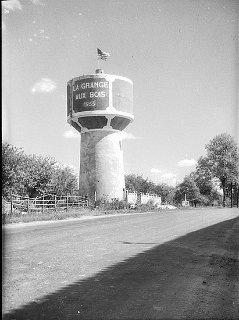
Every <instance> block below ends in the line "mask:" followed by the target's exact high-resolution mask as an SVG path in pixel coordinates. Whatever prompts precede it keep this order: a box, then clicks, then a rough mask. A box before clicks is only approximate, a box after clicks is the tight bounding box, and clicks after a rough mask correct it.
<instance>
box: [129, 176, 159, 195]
mask: <svg viewBox="0 0 239 320" xmlns="http://www.w3.org/2000/svg"><path fill="white" fill-rule="evenodd" d="M125 187H126V189H127V190H129V191H136V192H138V193H140V192H142V193H149V192H151V190H152V187H153V185H152V182H151V181H148V179H144V178H143V177H142V176H139V175H135V174H129V175H126V177H125Z"/></svg>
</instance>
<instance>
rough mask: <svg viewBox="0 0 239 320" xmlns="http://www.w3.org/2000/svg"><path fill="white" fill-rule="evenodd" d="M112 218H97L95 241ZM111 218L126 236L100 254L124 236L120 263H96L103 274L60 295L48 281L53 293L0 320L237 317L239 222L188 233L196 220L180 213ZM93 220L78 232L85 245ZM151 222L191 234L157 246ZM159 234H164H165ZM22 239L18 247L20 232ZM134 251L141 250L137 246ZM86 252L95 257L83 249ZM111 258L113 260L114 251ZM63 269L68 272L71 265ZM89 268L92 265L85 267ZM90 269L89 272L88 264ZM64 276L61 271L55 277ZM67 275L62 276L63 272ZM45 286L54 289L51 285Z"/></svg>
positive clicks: (66, 288)
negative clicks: (124, 254) (178, 215)
mask: <svg viewBox="0 0 239 320" xmlns="http://www.w3.org/2000/svg"><path fill="white" fill-rule="evenodd" d="M221 212H222V211H221ZM234 212H236V211H234ZM197 214H198V215H199V214H201V216H200V219H201V220H200V219H199V218H198V220H197V221H199V220H200V221H201V223H202V221H203V223H204V224H206V222H205V221H206V220H207V215H206V213H205V215H204V216H203V214H202V213H197ZM209 214H210V213H209ZM202 217H203V218H202ZM149 218H151V220H150V219H149ZM184 218H185V220H183V219H184ZM109 219H110V218H109ZM109 219H99V222H98V223H97V229H92V234H93V233H97V232H96V230H98V236H99V234H100V232H101V230H102V234H103V232H106V231H105V230H106V229H105V228H106V227H105V225H107V223H108V226H107V230H111V232H112V233H114V232H115V230H114V227H113V225H112V224H110V223H111V222H108V221H110V220H109ZM113 219H114V222H115V224H116V225H117V223H118V225H117V228H118V229H119V228H120V227H121V226H123V225H125V222H127V226H128V229H127V227H124V228H125V229H126V232H125V234H124V236H123V237H121V236H120V235H118V236H117V237H116V238H114V241H113V240H112V244H111V245H110V244H109V247H107V246H106V244H105V247H104V249H105V250H110V249H108V248H110V247H114V242H115V243H116V242H117V243H118V242H119V239H121V240H123V241H121V242H122V243H121V244H120V245H119V247H116V246H115V248H114V250H116V249H117V248H118V249H120V248H125V252H127V250H131V251H130V257H128V258H127V257H126V258H125V259H119V256H117V257H116V261H118V260H119V261H118V262H117V263H110V264H109V266H107V265H106V264H104V262H102V265H101V266H100V262H99V265H98V266H97V267H99V268H100V269H101V271H100V272H96V273H92V274H91V275H90V276H88V277H86V278H83V279H81V280H79V279H78V280H77V281H74V282H73V281H70V282H69V283H68V284H67V285H65V286H64V287H61V288H59V289H58V290H53V288H54V285H53V283H52V287H51V288H49V289H50V292H51V293H49V294H47V295H44V296H42V297H41V298H40V299H38V300H37V299H35V300H34V301H31V302H29V303H26V304H25V305H23V306H21V307H19V308H12V310H11V312H9V313H8V314H5V316H3V319H12V320H13V319H16V320H18V319H24V320H27V319H29V320H33V319H47V320H48V319H49V320H51V319H239V218H238V217H236V218H235V215H234V216H233V217H232V218H231V219H229V220H225V221H222V222H219V223H216V224H213V225H210V226H205V227H202V228H201V229H199V230H196V231H193V230H195V225H193V223H192V221H193V219H192V218H191V222H190V217H189V216H187V217H186V214H185V215H184V216H183V214H182V216H181V217H180V219H179V218H178V217H176V216H175V214H171V216H170V215H169V216H168V217H165V216H163V217H159V216H156V215H153V214H152V215H151V216H146V217H145V218H144V217H143V216H139V217H138V218H137V217H131V218H130V217H128V218H126V217H119V218H112V219H111V220H113ZM125 219H128V220H127V221H126V220H125ZM147 219H148V220H147ZM177 219H178V220H177ZM202 219H203V220H202ZM95 221H96V220H95ZM150 221H151V222H150ZM179 221H181V224H180V225H179V224H178V223H179ZM182 222H183V223H182ZM94 223H95V222H94V221H93V220H91V221H90V222H88V225H87V224H86V225H85V229H79V230H81V236H82V238H81V239H82V241H84V239H83V234H85V233H84V232H86V234H85V237H86V238H87V232H88V238H89V239H91V236H92V237H93V235H91V234H90V233H89V230H90V229H89V228H93V226H95V227H96V225H95V224H94ZM142 223H143V228H142V227H141V226H142ZM156 223H158V226H162V225H164V229H165V230H166V229H167V228H168V229H167V230H168V231H167V232H170V233H172V232H175V230H179V229H180V228H181V229H182V228H183V227H184V226H185V225H186V224H187V223H188V226H190V228H191V230H190V232H189V233H187V232H185V230H186V227H185V230H184V235H180V236H177V237H175V238H174V239H171V240H170V241H159V238H160V236H157V233H154V230H157V228H156V227H155V226H156ZM170 223H171V224H172V225H173V226H174V228H173V229H172V228H171V229H169V225H170ZM195 223H196V220H195ZM198 223H199V222H198ZM86 226H87V228H86ZM133 226H134V227H135V226H136V227H135V229H134V230H136V231H135V232H134V231H132V230H133ZM137 226H138V227H137ZM179 226H181V227H179ZM188 226H187V228H189V227H188ZM149 227H150V228H149ZM82 228H83V227H82ZM140 228H141V229H140ZM190 228H189V229H190ZM143 229H144V230H146V232H144V234H146V235H144V236H140V232H141V233H142V230H143ZM122 230H123V228H122ZM127 230H128V231H127ZM150 230H152V231H151V234H150ZM19 232H20V231H19ZM25 232H27V229H26V228H25ZM34 232H35V233H36V232H37V230H35V231H34ZM53 232H54V230H53ZM130 232H131V233H130ZM137 232H138V233H137ZM130 234H131V235H130ZM132 234H134V235H132ZM73 235H74V232H73V231H72V236H73ZM161 236H162V235H161ZM100 237H101V241H102V243H105V242H104V241H105V240H104V238H102V237H103V235H100ZM107 237H109V234H108V235H107ZM120 237H121V238H120ZM164 237H167V235H166V233H165V234H164ZM19 241H20V244H21V239H20V235H19ZM59 241H60V240H59ZM48 242H49V241H48ZM102 243H101V247H97V250H96V251H97V252H98V251H99V250H100V248H102ZM49 245H50V242H49ZM137 246H138V247H140V250H136V249H135V248H136V247H137ZM131 248H132V249H131ZM142 248H144V250H142ZM74 250H75V249H74ZM92 250H93V249H92ZM96 251H95V260H91V261H95V262H94V263H96V261H100V256H97V252H96ZM89 252H90V253H93V251H90V250H88V253H89ZM109 253H110V255H111V262H112V261H113V260H112V259H113V257H112V256H113V253H112V251H109ZM81 255H82V253H81ZM89 256H90V255H89ZM107 257H108V256H107V254H106V255H105V256H104V258H103V257H102V259H103V260H102V261H105V260H107ZM89 259H90V258H89ZM92 259H93V258H92ZM88 262H89V261H88ZM89 263H90V262H89ZM104 266H105V267H104ZM68 267H69V274H70V273H71V267H70V265H69V266H68ZM78 267H79V266H78ZM87 268H90V264H89V265H87ZM92 268H93V269H94V267H93V266H92ZM96 269H97V268H96ZM74 270H75V269H74ZM62 271H63V270H60V269H58V272H59V273H61V272H62ZM64 272H65V269H64ZM72 273H73V269H72ZM78 273H79V270H78ZM61 277H62V276H61ZM65 277H66V279H67V275H66V276H65ZM26 278H27V277H25V281H26ZM58 281H59V278H58ZM15 286H16V288H15V289H16V290H19V294H21V290H22V289H21V290H20V289H19V288H17V285H16V281H15ZM29 286H30V283H29V282H28V283H25V288H26V289H27V288H29ZM48 286H51V284H50V283H48ZM12 290H13V288H12Z"/></svg>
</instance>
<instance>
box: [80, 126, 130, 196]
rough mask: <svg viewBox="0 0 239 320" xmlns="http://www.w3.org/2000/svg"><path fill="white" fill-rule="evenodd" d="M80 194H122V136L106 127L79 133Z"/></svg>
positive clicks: (123, 180) (123, 187)
mask: <svg viewBox="0 0 239 320" xmlns="http://www.w3.org/2000/svg"><path fill="white" fill-rule="evenodd" d="M79 189H80V194H81V195H86V194H87V195H88V198H89V200H91V201H94V200H95V197H96V200H99V199H102V198H103V199H107V200H109V201H111V200H112V199H113V198H117V199H119V200H122V199H123V198H124V189H125V179H124V166H123V151H122V138H121V135H120V133H118V132H115V131H109V130H108V131H107V130H96V131H88V132H84V133H82V134H81V152H80V179H79Z"/></svg>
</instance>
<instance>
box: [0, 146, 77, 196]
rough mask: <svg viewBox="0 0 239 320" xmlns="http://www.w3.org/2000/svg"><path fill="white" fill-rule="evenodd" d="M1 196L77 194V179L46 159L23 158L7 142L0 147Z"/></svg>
mask: <svg viewBox="0 0 239 320" xmlns="http://www.w3.org/2000/svg"><path fill="white" fill-rule="evenodd" d="M2 164H3V165H2V195H3V197H5V198H9V197H10V194H11V193H15V194H18V195H21V196H27V197H30V198H35V197H38V196H42V195H43V194H48V193H52V194H55V195H57V196H62V195H66V194H68V193H69V194H74V195H76V194H77V190H78V182H77V176H76V175H75V173H74V172H73V170H72V169H71V168H70V167H67V166H64V165H61V164H59V163H58V162H57V161H56V160H54V159H53V158H50V157H42V156H36V155H27V154H25V152H24V151H23V150H22V149H21V148H20V149H19V148H16V147H14V146H12V145H10V144H9V143H7V142H4V143H3V145H2Z"/></svg>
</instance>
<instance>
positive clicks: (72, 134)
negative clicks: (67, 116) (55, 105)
mask: <svg viewBox="0 0 239 320" xmlns="http://www.w3.org/2000/svg"><path fill="white" fill-rule="evenodd" d="M63 137H64V138H66V139H76V138H80V134H78V133H77V132H76V131H74V132H73V131H71V130H67V131H65V132H64V133H63Z"/></svg>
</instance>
